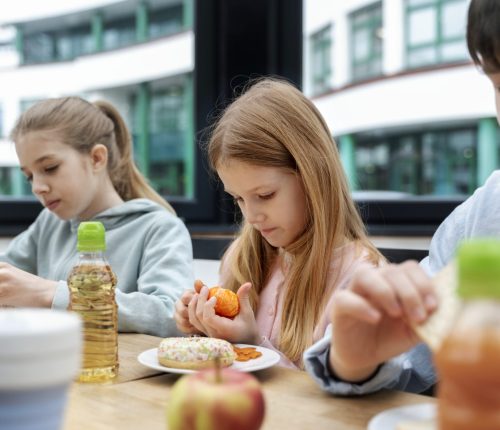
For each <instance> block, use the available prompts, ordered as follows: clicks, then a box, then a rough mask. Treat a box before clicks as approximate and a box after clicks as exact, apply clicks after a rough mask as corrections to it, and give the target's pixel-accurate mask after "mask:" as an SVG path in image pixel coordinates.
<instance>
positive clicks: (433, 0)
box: [404, 0, 468, 69]
mask: <svg viewBox="0 0 500 430" xmlns="http://www.w3.org/2000/svg"><path fill="white" fill-rule="evenodd" d="M463 1H466V0H429V1H428V2H427V3H423V4H418V5H410V4H409V0H405V7H404V14H405V17H404V22H405V66H406V68H407V69H416V68H421V67H428V66H432V65H440V64H449V63H454V62H462V61H465V60H467V59H468V57H467V56H465V57H464V58H456V59H449V60H447V59H443V54H442V50H443V47H444V46H446V45H447V44H448V43H454V42H463V41H464V38H465V32H464V35H463V36H462V37H460V36H457V37H452V38H444V37H443V34H442V33H443V22H442V15H443V7H444V6H445V5H446V4H451V3H459V2H463ZM429 8H432V9H433V10H435V11H436V22H435V30H436V38H435V39H434V40H433V41H432V42H429V43H421V44H418V45H412V46H410V16H411V13H412V12H415V11H418V10H423V9H429ZM464 31H465V29H464ZM429 47H433V48H434V49H435V54H436V59H435V61H431V62H423V63H418V64H411V62H410V56H411V53H412V52H415V51H417V50H419V49H422V48H429Z"/></svg>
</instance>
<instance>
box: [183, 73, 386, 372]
mask: <svg viewBox="0 0 500 430" xmlns="http://www.w3.org/2000/svg"><path fill="white" fill-rule="evenodd" d="M208 157H209V161H210V164H211V166H212V167H213V168H214V170H215V171H216V172H217V173H218V175H219V177H220V179H221V180H222V183H223V184H224V187H225V191H226V192H227V193H229V194H230V195H231V196H232V197H233V198H234V200H235V202H236V204H237V205H238V206H239V208H240V209H241V212H242V214H243V218H244V221H243V224H242V226H241V231H240V233H239V235H238V238H237V239H236V240H235V242H234V243H233V244H232V245H231V247H230V248H229V250H228V251H227V253H226V254H225V256H224V258H223V262H222V271H221V281H222V285H223V286H224V287H225V288H228V289H231V290H233V291H237V293H238V296H239V300H240V307H241V310H240V313H239V314H238V316H236V317H235V318H234V319H233V320H231V319H228V318H224V317H220V316H218V315H216V314H215V312H214V305H215V301H216V299H215V298H211V299H210V300H207V288H206V287H204V288H202V289H201V290H200V291H199V292H196V291H191V292H186V293H184V295H183V297H182V298H181V300H179V301H178V302H177V305H176V308H177V313H176V321H177V326H178V328H179V329H180V330H182V331H183V332H185V333H204V334H206V335H209V336H213V337H222V338H225V339H227V340H230V341H232V342H242V343H251V344H257V345H263V346H268V347H270V348H274V349H276V350H278V351H279V352H280V353H281V355H282V364H283V365H289V366H298V367H302V353H303V352H304V350H305V349H306V348H307V347H309V346H310V345H312V344H313V343H314V342H315V341H316V340H318V339H319V338H321V337H322V336H323V334H324V331H325V329H326V326H327V324H328V321H329V318H328V317H329V309H330V307H331V303H332V300H333V298H334V296H333V294H334V292H335V290H337V289H339V288H343V287H344V286H345V285H346V284H347V282H348V281H349V278H350V275H351V273H352V271H353V270H354V269H356V268H358V267H359V266H362V265H367V266H374V265H377V264H378V263H379V261H381V259H382V257H381V256H380V254H379V253H378V251H377V250H376V248H375V247H374V246H373V245H372V244H371V243H370V242H369V240H368V239H367V237H366V233H365V229H364V226H363V223H362V220H361V218H360V216H359V214H358V211H357V209H356V206H355V204H354V202H353V200H352V198H351V196H350V192H349V188H348V185H347V181H346V177H345V175H344V171H343V169H342V164H341V161H340V158H339V153H338V151H337V148H336V145H335V142H334V141H333V139H332V137H331V134H330V131H329V130H328V127H327V125H326V123H325V121H324V119H323V118H322V117H321V115H320V113H319V112H318V110H317V109H316V107H315V106H314V105H313V103H312V102H311V101H309V100H308V99H307V98H306V97H305V96H304V95H303V94H302V93H301V92H300V91H299V90H297V89H296V88H295V87H293V86H292V85H291V84H289V83H287V82H285V81H281V80H277V79H264V80H261V81H259V82H257V83H256V84H254V85H253V86H251V87H250V89H248V90H247V91H246V92H245V93H244V94H243V95H241V96H240V97H239V98H238V99H236V101H234V102H233V103H232V104H231V105H230V106H229V107H228V108H227V110H226V111H225V112H224V114H223V115H222V116H221V118H220V119H219V121H218V122H217V124H216V126H215V128H214V129H213V132H212V135H211V138H210V141H209V143H208Z"/></svg>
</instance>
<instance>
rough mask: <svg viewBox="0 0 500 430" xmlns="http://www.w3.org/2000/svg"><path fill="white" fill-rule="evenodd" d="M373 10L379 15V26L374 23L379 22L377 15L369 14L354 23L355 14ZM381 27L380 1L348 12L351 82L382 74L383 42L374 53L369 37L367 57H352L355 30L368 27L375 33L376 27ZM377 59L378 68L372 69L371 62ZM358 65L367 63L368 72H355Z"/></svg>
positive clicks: (382, 22)
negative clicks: (359, 58) (377, 52)
mask: <svg viewBox="0 0 500 430" xmlns="http://www.w3.org/2000/svg"><path fill="white" fill-rule="evenodd" d="M373 11H376V12H377V14H379V15H380V25H379V26H377V25H376V24H377V23H378V22H379V17H378V16H377V17H375V16H373V15H371V16H370V18H369V19H367V20H366V21H365V22H363V23H362V24H355V22H354V21H355V18H356V16H357V15H360V14H364V13H371V12H373ZM383 27H384V16H383V7H382V1H376V2H374V3H371V4H369V5H366V6H363V7H362V8H360V9H356V10H354V11H352V12H351V13H350V14H349V37H350V39H349V40H350V42H349V44H350V52H351V56H350V67H351V80H352V81H353V82H358V81H362V80H365V79H372V78H376V77H377V76H381V75H382V74H383V64H382V62H383V56H384V52H383V44H382V49H381V50H380V53H379V54H376V53H375V50H374V44H373V40H371V38H370V46H369V49H370V53H369V56H368V57H367V59H364V60H362V61H359V60H356V59H355V58H354V35H355V33H356V31H359V30H363V29H368V30H369V33H370V34H375V31H376V30H377V29H378V28H382V29H383ZM377 61H378V62H379V70H373V67H372V65H373V63H375V62H377ZM360 65H363V66H365V65H368V66H369V68H370V72H369V73H359V72H356V70H357V67H359V66H360Z"/></svg>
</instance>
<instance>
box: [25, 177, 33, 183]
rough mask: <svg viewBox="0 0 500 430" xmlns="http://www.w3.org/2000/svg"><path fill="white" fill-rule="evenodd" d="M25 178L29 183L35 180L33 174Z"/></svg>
mask: <svg viewBox="0 0 500 430" xmlns="http://www.w3.org/2000/svg"><path fill="white" fill-rule="evenodd" d="M25 178H26V180H27V181H28V182H29V183H31V182H33V176H25Z"/></svg>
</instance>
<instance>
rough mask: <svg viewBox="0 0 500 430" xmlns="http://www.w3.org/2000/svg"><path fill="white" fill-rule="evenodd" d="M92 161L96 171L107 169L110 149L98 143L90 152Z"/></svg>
mask: <svg viewBox="0 0 500 430" xmlns="http://www.w3.org/2000/svg"><path fill="white" fill-rule="evenodd" d="M90 160H91V162H92V167H93V169H94V170H95V171H99V170H102V169H106V168H107V166H108V148H106V147H105V146H104V145H102V144H100V143H98V144H97V145H94V147H93V148H92V149H91V150H90Z"/></svg>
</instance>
